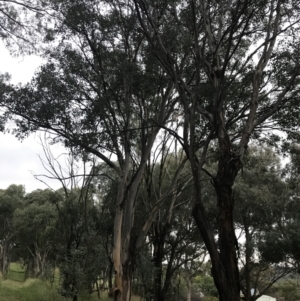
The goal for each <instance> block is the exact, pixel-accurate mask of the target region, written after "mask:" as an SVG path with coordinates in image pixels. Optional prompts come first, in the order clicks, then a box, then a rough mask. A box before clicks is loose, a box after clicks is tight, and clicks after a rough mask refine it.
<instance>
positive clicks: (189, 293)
mask: <svg viewBox="0 0 300 301" xmlns="http://www.w3.org/2000/svg"><path fill="white" fill-rule="evenodd" d="M186 285H187V293H186V301H191V300H192V281H191V277H188V278H187V283H186Z"/></svg>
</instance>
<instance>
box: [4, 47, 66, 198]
mask: <svg viewBox="0 0 300 301" xmlns="http://www.w3.org/2000/svg"><path fill="white" fill-rule="evenodd" d="M41 63H42V59H41V58H39V57H37V56H26V57H18V58H14V57H11V56H10V54H9V52H8V51H7V50H6V49H5V47H4V45H3V44H2V43H1V42H0V66H1V67H0V72H1V73H4V72H8V73H9V74H11V76H12V80H11V82H12V83H14V84H17V83H20V82H21V83H26V82H28V81H30V79H31V78H32V76H33V74H34V72H35V70H36V69H37V68H38V66H39V65H40V64H41ZM51 151H52V152H53V154H54V155H56V156H58V155H59V154H61V153H62V152H65V149H64V148H63V147H62V146H58V145H57V146H51ZM39 155H40V156H43V149H42V146H41V145H40V142H39V135H34V134H32V135H30V136H29V137H28V138H27V139H25V140H24V141H23V142H20V141H19V140H18V139H17V138H15V137H14V136H13V135H10V134H3V133H0V189H5V188H7V187H8V186H9V185H10V184H18V185H19V184H22V185H25V189H26V192H30V191H32V190H35V189H38V188H41V189H45V188H47V186H46V185H45V184H43V183H41V182H40V181H37V180H36V179H35V178H34V177H33V175H32V172H33V173H35V174H45V173H46V172H45V170H44V168H43V166H42V164H41V162H40V160H39ZM47 183H48V185H49V186H50V187H52V188H53V189H58V188H59V187H60V185H59V182H58V181H49V180H48V181H47Z"/></svg>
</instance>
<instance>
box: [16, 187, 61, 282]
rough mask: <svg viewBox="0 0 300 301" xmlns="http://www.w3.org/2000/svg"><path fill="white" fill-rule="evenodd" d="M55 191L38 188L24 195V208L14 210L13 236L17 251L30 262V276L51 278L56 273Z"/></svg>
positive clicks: (26, 262) (24, 259)
mask: <svg viewBox="0 0 300 301" xmlns="http://www.w3.org/2000/svg"><path fill="white" fill-rule="evenodd" d="M54 197H55V196H54V195H53V192H52V191H50V190H49V189H46V190H41V189H38V190H35V191H33V192H31V193H29V194H27V195H26V196H25V199H24V202H23V205H22V207H19V208H17V209H16V210H15V212H14V217H13V227H14V235H13V237H14V239H15V241H17V242H18V254H19V256H20V258H22V259H23V261H24V263H25V264H26V265H27V271H28V275H29V273H31V272H32V274H31V276H34V277H40V278H42V279H49V277H50V276H52V275H51V272H52V273H53V272H54V260H51V259H53V258H55V256H54V254H53V252H55V251H56V250H57V247H58V246H57V244H58V229H57V228H56V224H57V218H58V215H57V212H56V209H55V207H54V204H53V203H52V201H53V198H54Z"/></svg>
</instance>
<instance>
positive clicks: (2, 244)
mask: <svg viewBox="0 0 300 301" xmlns="http://www.w3.org/2000/svg"><path fill="white" fill-rule="evenodd" d="M24 195H25V188H24V186H22V185H14V184H13V185H10V186H9V187H8V188H7V189H3V190H1V191H0V268H1V273H2V275H3V276H4V277H5V276H6V275H7V272H8V268H9V263H10V258H11V255H12V249H13V247H14V244H15V243H16V241H14V240H13V217H14V212H15V210H16V209H17V208H18V207H19V206H22V202H23V200H24Z"/></svg>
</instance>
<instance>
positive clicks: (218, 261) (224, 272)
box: [193, 153, 240, 301]
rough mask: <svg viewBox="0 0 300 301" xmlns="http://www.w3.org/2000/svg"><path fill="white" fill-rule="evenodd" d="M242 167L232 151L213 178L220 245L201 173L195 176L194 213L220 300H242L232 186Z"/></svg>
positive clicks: (220, 160) (221, 162) (226, 155)
mask: <svg viewBox="0 0 300 301" xmlns="http://www.w3.org/2000/svg"><path fill="white" fill-rule="evenodd" d="M238 170H239V160H237V159H236V158H234V157H232V155H231V154H230V155H229V153H225V155H221V156H220V157H219V165H218V173H217V176H216V177H215V178H214V187H215V190H216V194H217V202H218V210H219V212H218V218H217V223H218V234H219V241H218V245H217V244H216V242H215V238H214V234H213V231H212V229H211V226H210V221H209V218H208V217H207V214H206V210H205V208H204V205H203V203H202V200H201V186H200V184H199V183H200V181H199V176H198V178H197V176H196V177H195V178H194V179H195V180H196V181H195V182H194V199H195V200H196V202H195V207H194V209H193V216H194V218H195V221H196V223H197V226H198V228H199V230H200V232H201V235H202V237H203V240H204V242H205V245H206V247H207V249H208V252H209V254H210V258H211V263H212V276H213V278H214V281H215V284H216V287H217V290H218V293H219V300H220V301H239V300H240V281H239V270H238V261H237V254H236V251H237V246H238V245H237V239H236V236H235V229H234V225H233V207H234V200H233V197H232V186H233V183H234V180H235V177H236V175H237V172H238Z"/></svg>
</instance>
